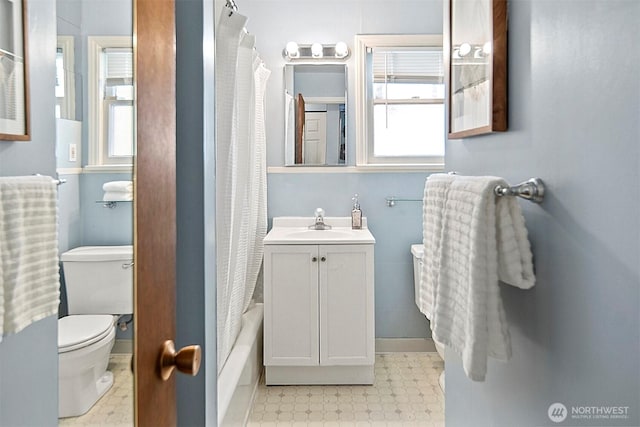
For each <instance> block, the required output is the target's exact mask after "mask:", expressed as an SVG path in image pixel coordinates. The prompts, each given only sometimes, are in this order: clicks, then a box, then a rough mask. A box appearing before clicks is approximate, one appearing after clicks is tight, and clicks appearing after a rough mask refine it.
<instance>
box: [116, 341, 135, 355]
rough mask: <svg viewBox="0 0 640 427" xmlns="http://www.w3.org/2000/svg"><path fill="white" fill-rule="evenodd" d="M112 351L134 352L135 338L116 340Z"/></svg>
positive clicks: (121, 352)
mask: <svg viewBox="0 0 640 427" xmlns="http://www.w3.org/2000/svg"><path fill="white" fill-rule="evenodd" d="M111 353H115V354H131V353H133V340H116V342H115V343H114V344H113V348H112V349H111Z"/></svg>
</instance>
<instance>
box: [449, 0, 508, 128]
mask: <svg viewBox="0 0 640 427" xmlns="http://www.w3.org/2000/svg"><path fill="white" fill-rule="evenodd" d="M447 4H448V8H447ZM445 10H446V11H448V12H449V17H448V18H449V19H448V20H449V28H448V30H449V33H448V35H447V37H446V40H447V42H448V44H449V48H450V49H449V53H450V55H448V59H449V64H448V73H447V77H448V80H449V85H448V88H449V138H450V139H459V138H465V137H468V136H473V135H481V134H485V133H489V132H496V131H506V130H507V2H506V1H505V0H471V1H466V0H465V1H462V0H449V1H448V2H445ZM446 21H447V16H446V15H445V22H446Z"/></svg>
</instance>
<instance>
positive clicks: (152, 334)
mask: <svg viewBox="0 0 640 427" xmlns="http://www.w3.org/2000/svg"><path fill="white" fill-rule="evenodd" d="M133 4H134V7H133V11H134V31H133V34H134V55H135V72H136V78H135V81H136V104H137V108H136V120H137V123H136V128H137V150H136V156H135V166H134V183H135V202H134V248H135V254H134V256H135V273H134V277H135V296H134V300H135V316H136V321H135V327H134V377H135V386H134V389H135V391H134V394H135V407H134V417H135V425H137V426H175V425H176V423H177V411H176V400H175V394H176V393H175V390H176V384H175V383H176V381H175V375H173V376H172V377H171V378H170V379H169V380H168V381H166V382H163V381H162V380H161V379H160V376H159V374H158V367H157V365H158V362H157V360H158V356H159V351H160V346H161V345H162V343H163V342H164V341H165V340H167V339H174V337H175V331H176V316H175V282H176V261H175V259H176V90H175V87H176V85H175V83H176V53H175V39H176V36H175V33H176V32H175V1H174V0H134V2H133ZM159 314H160V315H159Z"/></svg>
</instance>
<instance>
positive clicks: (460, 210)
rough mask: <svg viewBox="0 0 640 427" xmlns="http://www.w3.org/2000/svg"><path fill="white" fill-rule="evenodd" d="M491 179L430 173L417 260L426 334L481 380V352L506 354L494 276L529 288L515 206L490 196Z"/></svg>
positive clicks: (495, 181) (529, 269)
mask: <svg viewBox="0 0 640 427" xmlns="http://www.w3.org/2000/svg"><path fill="white" fill-rule="evenodd" d="M496 185H506V183H505V182H504V180H502V179H501V178H497V177H464V176H458V175H444V174H434V175H431V176H430V177H429V178H428V179H427V182H426V185H425V192H424V211H423V220H424V221H423V222H424V224H423V243H424V246H425V258H424V262H423V269H422V281H421V282H422V286H423V289H422V291H423V292H422V295H423V297H422V299H421V301H420V310H421V311H422V312H423V313H424V314H425V315H427V317H429V318H430V319H431V329H432V332H433V336H434V339H436V340H438V341H440V342H442V343H444V344H445V345H447V346H448V347H451V348H452V349H453V350H455V351H456V352H457V353H458V354H459V355H460V356H461V357H462V364H463V368H464V371H465V373H466V374H467V376H468V377H469V378H471V379H473V380H475V381H483V380H484V378H485V374H486V370H487V357H488V356H491V357H494V358H496V359H500V360H508V359H509V358H510V357H511V344H510V338H509V331H508V328H507V323H506V318H505V313H504V308H503V306H502V301H501V298H500V293H499V291H500V290H499V287H498V281H499V280H502V281H504V282H506V283H509V284H512V285H514V286H517V287H519V288H523V289H527V288H530V287H532V286H533V285H534V282H535V279H534V275H533V265H532V262H531V258H532V255H531V250H530V247H529V241H528V239H527V231H526V228H525V226H524V218H523V217H522V213H521V211H520V206H519V205H518V202H517V201H516V200H515V198H514V197H497V196H495V195H494V193H493V189H494V188H495V187H496Z"/></svg>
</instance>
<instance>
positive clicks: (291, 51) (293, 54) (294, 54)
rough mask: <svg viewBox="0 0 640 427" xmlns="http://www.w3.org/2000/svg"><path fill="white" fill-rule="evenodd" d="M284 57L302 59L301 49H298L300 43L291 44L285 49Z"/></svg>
mask: <svg viewBox="0 0 640 427" xmlns="http://www.w3.org/2000/svg"><path fill="white" fill-rule="evenodd" d="M282 54H283V55H286V57H289V58H299V57H300V49H299V48H298V43H296V42H289V43H287V46H286V47H285V48H284V52H283V53H282Z"/></svg>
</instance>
